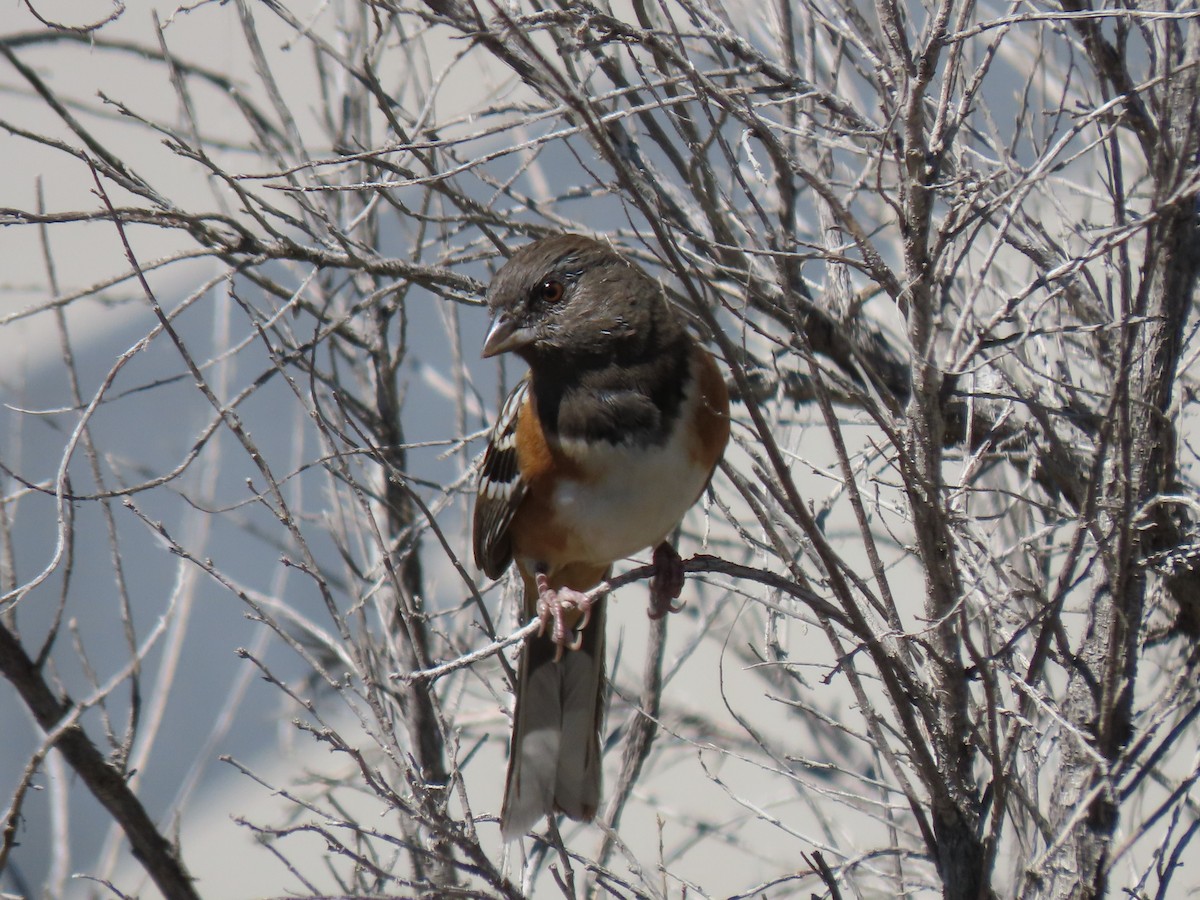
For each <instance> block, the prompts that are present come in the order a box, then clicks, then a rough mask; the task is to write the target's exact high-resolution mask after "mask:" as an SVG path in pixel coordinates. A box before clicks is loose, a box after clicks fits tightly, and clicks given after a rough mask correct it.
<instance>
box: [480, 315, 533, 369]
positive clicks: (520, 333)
mask: <svg viewBox="0 0 1200 900" xmlns="http://www.w3.org/2000/svg"><path fill="white" fill-rule="evenodd" d="M533 338H534V335H533V329H531V328H518V327H517V323H516V322H514V321H513V319H512V317H511V316H510V315H509V314H508V313H507V312H501V313H499V314H498V315H497V316H496V321H495V322H493V323H492V328H491V331H489V332H488V336H487V338H485V339H484V342H483V358H484V359H487V358H488V357H490V356H496V355H497V354H499V353H507V352H508V351H509V350H517V349H519V348H521V347H524V346H525V345H527V344H531V343H533Z"/></svg>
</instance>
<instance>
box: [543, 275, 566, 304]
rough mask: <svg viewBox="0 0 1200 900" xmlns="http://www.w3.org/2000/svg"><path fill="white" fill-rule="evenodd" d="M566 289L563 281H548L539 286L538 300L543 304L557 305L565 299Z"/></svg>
mask: <svg viewBox="0 0 1200 900" xmlns="http://www.w3.org/2000/svg"><path fill="white" fill-rule="evenodd" d="M563 292H564V288H563V286H562V282H561V281H553V280H550V279H547V280H546V281H543V282H542V283H541V284H539V285H538V289H537V295H538V299H539V300H541V301H542V302H543V303H557V302H558V301H559V300H561V299H562V298H563Z"/></svg>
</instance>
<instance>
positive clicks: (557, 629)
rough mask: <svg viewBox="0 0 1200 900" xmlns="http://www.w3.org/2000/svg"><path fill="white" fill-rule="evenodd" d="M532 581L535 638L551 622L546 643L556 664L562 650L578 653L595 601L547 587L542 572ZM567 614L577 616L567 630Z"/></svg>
mask: <svg viewBox="0 0 1200 900" xmlns="http://www.w3.org/2000/svg"><path fill="white" fill-rule="evenodd" d="M677 558H678V557H677ZM535 581H536V583H537V590H538V601H537V615H538V619H540V620H541V623H542V627H541V628H540V629H539V630H538V634H539V635H542V634H545V633H546V626H547V625H550V623H551V622H553V625H551V627H550V641H551V642H552V643H553V644H554V645H555V648H556V649H555V653H554V661H555V662H558V661H559V660H560V659H562V655H563V650H564V649H567V650H578V649H579V648H580V647H581V646H582V645H583V629H585V628H587V624H588V622H589V621H591V618H592V604H593V603H595V602H596V601H595V599H594V598H592V597H589V596H588V595H587V594H584V593H582V592H580V591H577V590H574V589H572V588H568V587H561V588H557V589H555V588H552V587H550V579H549V578H547V577H546V575H545V573H543V572H538V574H537V578H536V579H535ZM571 613H578V614H579V616H578V618H577V619H576V620H575V621H574V622H573V623H572V624H571V625H569V626H568V625H567V621H566V617H567V616H568V615H569V614H571ZM568 635H570V637H569V638H568Z"/></svg>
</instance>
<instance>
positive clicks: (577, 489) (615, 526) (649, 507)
mask: <svg viewBox="0 0 1200 900" xmlns="http://www.w3.org/2000/svg"><path fill="white" fill-rule="evenodd" d="M684 431H685V429H682V428H681V429H676V432H677V435H676V437H674V438H673V439H672V440H671V441H669V442H668V443H666V444H665V445H663V446H658V447H638V446H628V445H615V444H601V445H599V446H597V445H595V444H592V445H590V446H588V447H587V448H586V450H585V449H583V448H582V447H578V448H577V447H571V446H569V443H570V442H564V447H563V449H564V451H566V453H567V454H568V455H569V456H576V455H577V454H579V455H582V454H585V453H586V456H587V465H586V471H587V472H588V474H589V475H590V476H591V477H589V478H588V479H587V480H586V481H583V480H576V479H571V478H564V479H562V480H560V481H559V482H558V484H557V485H556V487H555V496H554V508H555V520H556V524H557V525H559V526H560V527H561V528H562V530H563V532H564V533H565V534H567V535H570V541H569V546H568V547H566V548H564V549H565V550H566V553H565V554H564V555H565V556H568V557H571V558H572V561H579V562H594V563H599V564H607V563H610V562H613V561H615V560H618V559H623V558H625V557H627V556H631V555H633V554H634V553H637V552H638V551H640V550H642V549H644V548H646V547H650V546H655V545H657V544H658V543H660V542H661V541H662V540H663V539H664V538H665V537H666V536H667V535H668V534H669V533H670V532H671V530H672V529H673V528H674V527H675V526H676V525H678V524H679V521H680V519H682V518H683V516H684V514H685V513H686V512H687V511H688V508H689V507H690V506H691V505H692V504H693V503H695V502H696V499H697V498H698V497H699V496H700V493H701V491H703V490H704V485H705V483H706V482H707V481H708V477H709V469H708V468H707V466H701V465H697V464H696V462H694V461H693V459H692V457H691V455H690V453H689V448H688V447H687V446H685V445H683V444H682V441H683V440H684V439H685V435H684V434H683V432H684Z"/></svg>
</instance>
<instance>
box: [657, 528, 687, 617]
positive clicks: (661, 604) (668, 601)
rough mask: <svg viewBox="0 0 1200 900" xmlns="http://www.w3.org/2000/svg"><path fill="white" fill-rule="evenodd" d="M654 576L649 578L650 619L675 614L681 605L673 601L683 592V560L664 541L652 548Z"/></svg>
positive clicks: (681, 607)
mask: <svg viewBox="0 0 1200 900" xmlns="http://www.w3.org/2000/svg"><path fill="white" fill-rule="evenodd" d="M653 565H654V575H653V576H652V577H651V578H650V618H652V619H661V618H662V617H663V616H665V615H666V614H667V613H676V612H679V611H680V610H681V609H683V604H682V603H680V604H678V605H676V604H675V603H674V602H673V601H675V600H677V599H678V598H679V594H680V593H681V592H682V591H683V560H682V559H680V558H679V554H678V553H676V552H675V548H674V547H672V546H671V545H670V544H669V543H667V542H666V541H663V542H662V543H661V544H659V545H658V546H657V547H655V548H654V562H653Z"/></svg>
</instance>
